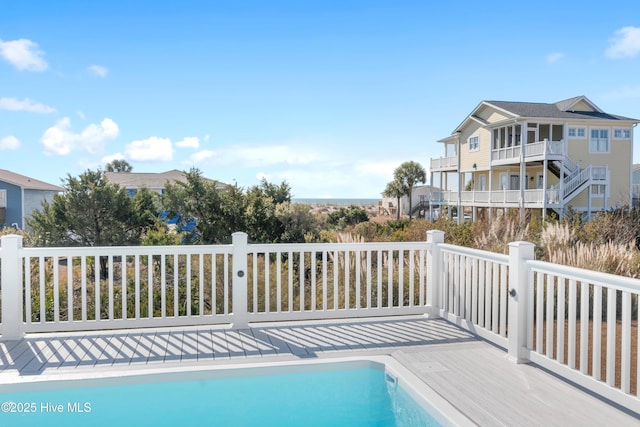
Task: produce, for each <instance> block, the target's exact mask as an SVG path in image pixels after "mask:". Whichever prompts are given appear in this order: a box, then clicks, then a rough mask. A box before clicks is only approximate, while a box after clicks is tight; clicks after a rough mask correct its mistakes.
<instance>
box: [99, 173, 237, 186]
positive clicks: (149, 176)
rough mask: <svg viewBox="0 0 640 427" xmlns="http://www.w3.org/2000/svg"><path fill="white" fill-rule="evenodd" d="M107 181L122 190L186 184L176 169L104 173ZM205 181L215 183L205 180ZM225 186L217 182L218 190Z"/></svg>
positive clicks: (183, 174) (182, 174)
mask: <svg viewBox="0 0 640 427" xmlns="http://www.w3.org/2000/svg"><path fill="white" fill-rule="evenodd" d="M104 175H105V177H106V178H107V181H109V182H111V183H113V184H118V185H119V186H121V187H124V188H142V187H146V188H149V189H154V188H156V189H159V188H164V187H165V185H166V183H167V181H169V182H176V181H178V182H186V181H187V178H186V175H185V173H184V172H182V171H179V170H177V169H174V170H170V171H167V172H160V173H139V172H105V173H104ZM205 180H207V181H211V182H217V181H213V180H210V179H208V178H205ZM225 186H226V184H223V183H221V182H218V188H223V187H225Z"/></svg>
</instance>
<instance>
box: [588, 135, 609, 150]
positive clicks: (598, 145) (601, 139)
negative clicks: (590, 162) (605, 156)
mask: <svg viewBox="0 0 640 427" xmlns="http://www.w3.org/2000/svg"><path fill="white" fill-rule="evenodd" d="M589 152H590V153H608V152H609V129H591V139H590V140H589Z"/></svg>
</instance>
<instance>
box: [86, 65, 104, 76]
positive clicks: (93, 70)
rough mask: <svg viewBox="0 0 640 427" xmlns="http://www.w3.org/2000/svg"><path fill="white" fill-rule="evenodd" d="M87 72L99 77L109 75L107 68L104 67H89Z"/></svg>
mask: <svg viewBox="0 0 640 427" xmlns="http://www.w3.org/2000/svg"><path fill="white" fill-rule="evenodd" d="M87 70H89V71H90V72H91V74H93V75H94V76H97V77H107V74H109V70H108V69H107V67H103V66H102V65H89V66H88V67H87Z"/></svg>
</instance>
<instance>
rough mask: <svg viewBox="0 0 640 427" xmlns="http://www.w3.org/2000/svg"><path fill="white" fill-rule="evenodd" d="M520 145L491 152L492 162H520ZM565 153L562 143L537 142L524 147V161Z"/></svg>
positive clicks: (564, 146)
mask: <svg viewBox="0 0 640 427" xmlns="http://www.w3.org/2000/svg"><path fill="white" fill-rule="evenodd" d="M521 148H522V146H521V145H516V146H512V147H505V148H498V149H494V150H491V160H492V161H518V160H520V154H521ZM565 152H566V145H565V143H564V142H563V141H548V140H546V139H545V140H544V141H538V142H532V143H529V144H525V145H524V157H525V159H528V158H533V157H544V156H560V155H563V154H564V153H565Z"/></svg>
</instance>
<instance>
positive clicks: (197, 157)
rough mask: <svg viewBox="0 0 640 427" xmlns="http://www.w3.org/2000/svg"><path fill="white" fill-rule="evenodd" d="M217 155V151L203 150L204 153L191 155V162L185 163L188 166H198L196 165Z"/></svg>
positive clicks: (199, 152)
mask: <svg viewBox="0 0 640 427" xmlns="http://www.w3.org/2000/svg"><path fill="white" fill-rule="evenodd" d="M215 155H216V153H215V151H211V150H202V151H198V152H197V153H194V154H192V155H190V156H189V160H187V161H185V162H183V163H184V164H187V165H196V164H199V163H202V162H204V161H205V160H207V159H210V158H212V157H213V156H215Z"/></svg>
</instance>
